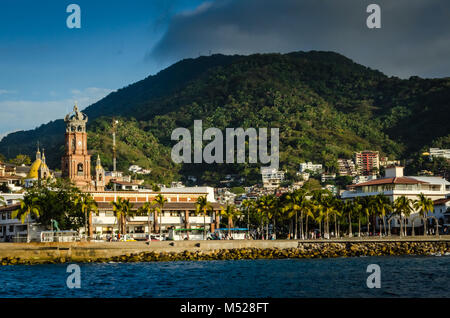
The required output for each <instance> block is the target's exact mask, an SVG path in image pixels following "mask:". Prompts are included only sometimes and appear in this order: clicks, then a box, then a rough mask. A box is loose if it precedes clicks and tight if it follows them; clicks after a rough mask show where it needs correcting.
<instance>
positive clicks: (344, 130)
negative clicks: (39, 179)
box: [0, 51, 450, 184]
mask: <svg viewBox="0 0 450 318" xmlns="http://www.w3.org/2000/svg"><path fill="white" fill-rule="evenodd" d="M84 112H85V113H86V114H87V115H88V116H89V123H88V130H89V132H90V134H89V141H88V142H89V143H88V147H89V149H91V150H92V153H93V154H96V153H100V156H101V158H102V160H103V162H104V166H106V167H108V166H110V165H111V162H112V160H111V157H112V154H111V142H112V141H111V134H110V128H111V126H110V123H111V116H115V117H119V118H120V123H121V124H120V126H119V131H118V140H119V142H118V165H119V168H121V169H124V170H125V169H126V168H127V167H128V166H129V165H130V164H132V163H135V164H139V165H141V166H143V167H146V168H151V169H152V175H151V179H152V180H153V181H160V182H161V181H163V182H167V181H169V180H171V179H172V178H174V179H178V178H182V177H183V176H187V175H195V176H197V177H198V178H199V181H200V183H203V182H208V183H212V184H215V183H216V182H217V181H218V180H220V179H222V178H223V176H224V175H225V174H229V173H241V174H242V175H244V176H245V177H246V179H247V181H248V182H249V183H251V182H254V181H256V180H259V175H258V172H259V169H258V168H259V166H258V165H242V164H241V165H226V164H222V165H217V166H216V165H202V164H189V165H186V164H185V165H176V164H174V163H173V162H172V161H171V160H170V150H171V147H172V145H173V144H174V143H175V142H173V141H171V140H170V135H171V132H172V130H173V129H175V128H177V127H187V128H192V126H193V122H194V120H195V119H202V120H203V129H206V128H208V127H211V126H214V127H218V128H220V129H224V128H226V127H233V128H236V127H243V128H248V127H255V128H257V127H268V128H270V127H279V128H280V150H281V153H280V155H281V156H280V157H281V158H280V159H281V166H282V167H283V168H285V169H287V170H288V171H289V172H293V171H295V170H297V169H298V163H300V162H302V161H304V160H308V161H310V160H311V161H316V162H321V163H323V164H324V165H325V167H327V169H328V170H330V171H332V170H333V169H335V168H336V159H337V158H338V157H346V158H350V157H351V155H352V153H353V152H354V151H357V150H364V149H372V150H379V151H381V153H382V154H383V155H388V156H390V157H392V158H397V159H402V158H408V157H409V156H412V155H413V154H414V153H416V152H418V151H420V150H422V148H423V147H429V146H432V145H434V144H436V145H437V144H439V146H441V147H445V146H450V145H449V143H450V128H449V125H448V123H449V122H450V78H444V79H421V78H418V77H412V78H410V79H407V80H403V79H399V78H396V77H387V76H385V75H384V74H382V73H381V72H379V71H376V70H372V69H370V68H367V67H364V66H362V65H359V64H356V63H354V62H353V61H351V60H350V59H348V58H346V57H344V56H342V55H339V54H337V53H333V52H317V51H311V52H295V53H290V54H255V55H250V56H238V55H234V56H225V55H212V56H208V57H199V58H197V59H186V60H182V61H180V62H178V63H176V64H174V65H172V66H170V67H169V68H167V69H165V70H163V71H161V72H159V73H158V74H156V75H153V76H149V77H147V78H146V79H144V80H142V81H139V82H137V83H134V84H132V85H129V86H127V87H124V88H122V89H119V90H117V91H116V92H114V93H111V94H110V95H108V96H107V97H105V98H104V99H102V100H100V101H99V102H97V103H95V104H93V105H91V106H89V107H88V108H87V109H86V110H85V111H84ZM63 126H64V123H63V122H62V120H57V121H54V122H50V123H48V124H45V125H42V126H40V127H39V128H36V129H35V130H31V131H22V132H16V133H12V134H10V135H8V136H6V137H5V138H4V139H3V140H2V141H1V142H0V153H3V154H4V155H6V156H9V157H14V156H15V155H17V154H18V153H26V154H29V155H33V154H34V151H35V148H36V143H37V141H38V140H39V142H40V144H42V145H44V147H45V148H46V155H47V161H48V163H49V165H50V167H51V168H59V166H60V157H61V154H62V151H63V146H62V145H63V137H64V127H63Z"/></svg>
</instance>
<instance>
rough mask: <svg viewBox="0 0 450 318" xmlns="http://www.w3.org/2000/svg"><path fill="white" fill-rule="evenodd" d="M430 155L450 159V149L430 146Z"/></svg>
mask: <svg viewBox="0 0 450 318" xmlns="http://www.w3.org/2000/svg"><path fill="white" fill-rule="evenodd" d="M430 157H443V158H445V159H450V149H440V148H430Z"/></svg>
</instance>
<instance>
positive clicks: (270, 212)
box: [256, 195, 276, 240]
mask: <svg viewBox="0 0 450 318" xmlns="http://www.w3.org/2000/svg"><path fill="white" fill-rule="evenodd" d="M275 204H276V203H275V196H274V195H264V196H262V197H260V198H259V199H258V201H256V210H257V211H258V213H260V214H261V216H262V220H263V221H264V220H265V221H266V240H268V239H269V221H270V220H271V219H272V218H273V216H274V210H275V208H276V206H275Z"/></svg>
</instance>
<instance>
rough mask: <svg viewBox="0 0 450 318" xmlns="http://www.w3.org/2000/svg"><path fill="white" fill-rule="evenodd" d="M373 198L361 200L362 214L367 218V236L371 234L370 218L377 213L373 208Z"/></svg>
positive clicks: (368, 197)
mask: <svg viewBox="0 0 450 318" xmlns="http://www.w3.org/2000/svg"><path fill="white" fill-rule="evenodd" d="M373 202H374V200H373V196H367V197H362V198H361V200H360V204H361V206H362V213H363V214H364V215H365V216H366V218H367V236H369V232H370V216H371V215H372V213H375V209H374V206H373Z"/></svg>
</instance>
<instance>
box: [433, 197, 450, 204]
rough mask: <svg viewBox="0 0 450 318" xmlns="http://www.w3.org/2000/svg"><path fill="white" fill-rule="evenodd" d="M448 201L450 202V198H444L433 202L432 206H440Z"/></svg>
mask: <svg viewBox="0 0 450 318" xmlns="http://www.w3.org/2000/svg"><path fill="white" fill-rule="evenodd" d="M448 201H450V198H445V199H437V200H434V201H433V204H434V205H441V204H445V203H447V202H448Z"/></svg>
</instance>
